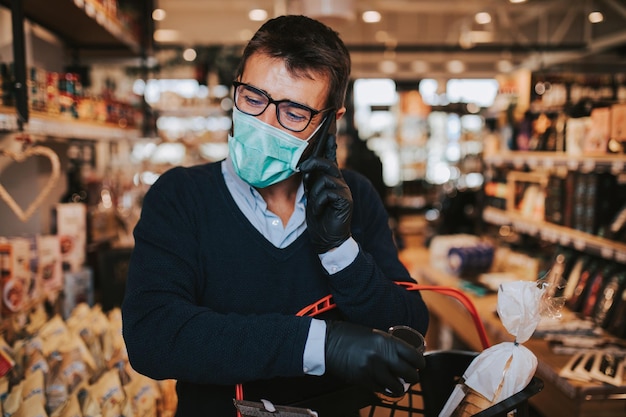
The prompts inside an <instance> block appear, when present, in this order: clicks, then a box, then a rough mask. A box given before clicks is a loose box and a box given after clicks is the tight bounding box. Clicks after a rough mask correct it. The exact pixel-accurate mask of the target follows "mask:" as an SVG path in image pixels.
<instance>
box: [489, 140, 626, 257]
mask: <svg viewBox="0 0 626 417" xmlns="http://www.w3.org/2000/svg"><path fill="white" fill-rule="evenodd" d="M484 162H485V164H486V166H487V167H498V168H500V167H511V168H513V169H516V170H525V169H528V170H530V171H531V172H534V171H541V170H543V171H550V170H553V169H564V168H565V169H567V170H569V171H578V172H582V173H590V172H596V171H602V172H610V173H611V174H613V175H623V173H624V167H625V165H626V155H617V154H608V155H597V156H591V155H585V156H572V155H568V154H566V153H562V152H507V153H502V154H497V155H491V156H486V157H485V158H484ZM483 220H484V221H485V222H487V223H490V224H494V225H499V226H502V225H507V226H512V227H513V228H514V229H515V230H516V231H517V232H520V233H523V234H525V235H528V236H532V237H536V238H539V239H541V240H543V241H545V242H548V243H554V244H559V245H562V246H566V247H572V248H574V249H576V250H578V251H581V252H586V253H589V254H593V255H595V256H599V257H602V258H604V259H606V260H610V261H615V262H619V263H623V264H626V244H625V243H621V242H615V241H612V240H610V239H606V238H603V237H600V236H596V235H592V234H589V233H585V232H582V231H580V230H576V229H573V228H570V227H566V226H561V225H557V224H554V223H550V222H547V221H537V220H534V219H530V218H528V217H525V216H523V215H522V214H521V213H520V212H518V211H514V210H510V209H506V210H502V209H498V208H495V207H485V208H484V209H483Z"/></svg>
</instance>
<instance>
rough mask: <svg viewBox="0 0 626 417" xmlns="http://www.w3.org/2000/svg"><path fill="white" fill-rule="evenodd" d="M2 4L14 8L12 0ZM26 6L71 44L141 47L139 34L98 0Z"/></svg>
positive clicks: (38, 21)
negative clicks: (105, 8)
mask: <svg viewBox="0 0 626 417" xmlns="http://www.w3.org/2000/svg"><path fill="white" fill-rule="evenodd" d="M0 5H3V6H6V7H7V8H9V9H10V8H11V1H10V0H0ZM22 7H23V12H24V17H26V18H27V19H29V20H30V21H32V22H33V23H36V24H38V25H41V26H42V27H45V28H46V29H48V30H50V31H51V32H53V33H54V34H55V35H57V36H58V37H59V38H60V39H61V40H62V41H63V42H64V43H65V44H66V45H67V46H68V47H71V48H81V49H90V50H100V51H101V50H111V49H114V50H115V51H116V54H119V53H122V52H123V53H126V54H132V55H137V54H139V52H140V51H141V43H140V40H139V35H138V34H137V33H131V32H129V28H126V27H124V25H123V23H122V22H120V21H119V20H117V19H115V18H113V17H111V16H109V15H108V14H107V13H106V11H105V10H104V9H103V7H102V6H101V5H99V4H97V3H96V2H94V1H86V0H73V1H72V0H66V1H40V2H34V1H27V2H23V6H22ZM99 53H100V52H99Z"/></svg>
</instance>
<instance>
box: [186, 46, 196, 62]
mask: <svg viewBox="0 0 626 417" xmlns="http://www.w3.org/2000/svg"><path fill="white" fill-rule="evenodd" d="M197 56H198V54H197V53H196V50H195V49H193V48H187V49H185V50H184V51H183V59H184V60H185V61H187V62H191V61H194V60H195V59H196V57H197Z"/></svg>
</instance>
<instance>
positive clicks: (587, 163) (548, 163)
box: [483, 151, 626, 174]
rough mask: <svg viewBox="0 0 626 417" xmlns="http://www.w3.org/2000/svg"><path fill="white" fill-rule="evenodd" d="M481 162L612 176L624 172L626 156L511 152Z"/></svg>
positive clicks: (489, 164)
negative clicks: (560, 168)
mask: <svg viewBox="0 0 626 417" xmlns="http://www.w3.org/2000/svg"><path fill="white" fill-rule="evenodd" d="M483 161H484V162H485V164H486V165H487V166H495V167H500V166H505V165H507V166H512V167H514V168H517V169H521V168H524V167H527V168H529V169H538V168H544V169H553V168H557V167H566V168H567V169H569V170H571V171H577V170H579V171H581V172H592V171H595V170H596V169H603V170H608V171H610V172H611V173H613V174H619V173H621V172H624V168H625V167H626V155H624V154H622V155H619V154H607V155H581V156H574V155H569V154H567V153H564V152H534V151H532V152H529V151H511V152H506V153H499V154H495V155H489V156H485V157H484V158H483Z"/></svg>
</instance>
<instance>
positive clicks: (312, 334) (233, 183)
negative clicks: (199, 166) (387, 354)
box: [222, 156, 359, 375]
mask: <svg viewBox="0 0 626 417" xmlns="http://www.w3.org/2000/svg"><path fill="white" fill-rule="evenodd" d="M222 174H223V175H224V181H225V182H226V187H227V188H228V191H230V194H231V195H232V196H233V199H234V200H235V203H237V206H238V207H239V209H240V210H241V211H242V213H243V214H244V215H245V216H246V218H247V219H248V221H250V223H252V225H253V226H254V227H255V228H256V229H257V230H258V231H259V232H260V233H261V234H262V235H263V236H265V238H266V239H267V240H269V241H270V242H271V243H272V244H273V245H274V246H276V247H277V248H285V247H287V246H289V245H290V244H291V243H293V242H294V241H295V240H296V239H297V238H298V236H300V235H301V234H302V233H304V231H305V230H306V195H305V193H304V186H303V185H302V183H300V186H299V187H298V191H297V193H296V205H295V207H294V211H293V214H292V215H291V218H290V219H289V222H287V225H283V223H282V221H281V220H280V218H279V217H278V216H277V215H276V214H274V213H272V212H271V211H269V210H268V209H267V203H266V202H265V200H263V197H261V194H259V192H258V191H257V190H256V189H255V188H254V187H252V186H251V185H250V184H248V183H246V182H245V181H243V180H242V179H241V178H239V176H238V175H237V174H236V173H235V169H234V167H233V163H232V160H231V159H230V156H229V157H227V158H226V160H225V161H223V162H222ZM358 253H359V247H358V244H357V243H356V241H355V240H354V239H352V238H350V239H348V240H347V241H345V242H344V243H343V244H342V245H341V246H339V247H338V248H336V249H334V250H332V251H330V252H327V253H323V254H321V255H319V257H320V260H321V262H322V266H323V267H324V269H326V271H327V272H328V273H329V274H334V273H337V272H339V271H341V270H342V269H344V268H345V267H347V266H348V265H350V264H351V263H352V262H354V259H355V258H356V256H357V255H358ZM303 307H304V306H303ZM325 341H326V322H325V321H323V320H318V319H313V320H311V327H310V328H309V335H308V338H307V341H306V345H305V347H304V357H303V369H304V372H305V373H306V374H309V375H322V374H324V371H325V364H324V343H325Z"/></svg>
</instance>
